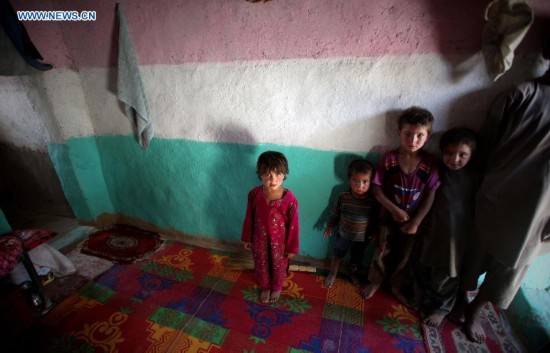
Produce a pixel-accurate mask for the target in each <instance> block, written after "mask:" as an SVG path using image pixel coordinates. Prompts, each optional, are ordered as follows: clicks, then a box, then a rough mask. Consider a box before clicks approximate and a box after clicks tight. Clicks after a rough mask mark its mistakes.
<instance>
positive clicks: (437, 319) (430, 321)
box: [424, 312, 445, 327]
mask: <svg viewBox="0 0 550 353" xmlns="http://www.w3.org/2000/svg"><path fill="white" fill-rule="evenodd" d="M444 319H445V314H444V313H438V312H435V313H432V314H430V315H428V316H427V317H425V318H424V323H425V324H426V325H428V326H432V327H439V326H441V324H442V323H443V320H444Z"/></svg>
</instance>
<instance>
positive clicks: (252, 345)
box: [18, 242, 425, 353]
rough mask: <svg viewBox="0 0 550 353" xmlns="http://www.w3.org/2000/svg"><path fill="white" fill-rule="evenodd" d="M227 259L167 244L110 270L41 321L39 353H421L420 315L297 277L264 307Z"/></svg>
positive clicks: (247, 277)
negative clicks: (139, 258)
mask: <svg viewBox="0 0 550 353" xmlns="http://www.w3.org/2000/svg"><path fill="white" fill-rule="evenodd" d="M228 259H229V254H228V253H224V252H220V251H215V250H207V249H204V248H199V247H195V246H189V245H185V244H182V243H172V242H168V243H167V244H166V245H165V247H164V248H163V249H162V250H161V251H159V252H156V253H154V254H153V255H152V256H151V257H150V258H149V259H147V260H145V261H141V262H137V263H133V264H129V265H114V266H113V267H112V268H111V269H109V270H108V271H106V272H105V273H103V274H101V275H100V276H98V277H96V278H95V279H94V280H93V282H90V283H88V284H87V285H86V286H85V287H84V288H82V289H81V291H80V292H79V293H78V294H77V295H73V296H70V297H68V298H66V299H65V300H64V301H63V302H62V303H61V304H59V305H58V306H56V307H55V308H54V309H53V310H52V311H51V312H50V313H49V314H48V315H47V317H46V318H45V319H44V320H43V325H42V326H41V327H40V328H39V329H38V330H36V331H37V332H34V333H33V336H34V337H33V340H32V342H29V341H26V342H24V343H25V344H23V346H21V345H19V346H18V347H21V348H23V349H26V350H27V351H33V352H121V353H122V352H228V353H235V352H243V353H252V352H255V353H259V352H287V353H289V352H290V353H298V352H346V353H352V352H360V353H367V352H368V353H376V352H408V353H420V352H424V351H425V346H424V341H423V339H422V333H421V328H420V325H419V323H418V319H417V318H416V316H415V315H414V314H413V313H411V312H409V311H408V309H406V308H405V307H403V306H401V305H400V304H399V303H398V302H397V301H396V300H394V299H393V298H392V297H391V296H389V295H387V294H386V293H384V292H383V291H379V292H378V293H376V294H375V296H374V297H373V298H372V299H371V300H368V301H364V300H362V299H361V298H360V296H359V294H358V290H357V288H356V287H354V286H353V285H352V284H351V283H350V282H348V281H346V280H343V279H338V280H337V281H336V282H335V284H334V286H333V287H332V288H330V289H326V288H324V287H323V286H322V283H323V279H324V278H323V276H320V275H316V274H311V273H302V272H292V273H291V274H290V276H289V277H288V278H287V280H286V281H285V285H284V289H283V292H282V296H281V299H280V300H279V301H278V302H277V303H273V304H269V305H264V304H260V303H259V302H258V288H257V286H256V284H255V281H254V279H253V272H252V271H250V270H246V271H230V270H227V268H226V263H227V261H228Z"/></svg>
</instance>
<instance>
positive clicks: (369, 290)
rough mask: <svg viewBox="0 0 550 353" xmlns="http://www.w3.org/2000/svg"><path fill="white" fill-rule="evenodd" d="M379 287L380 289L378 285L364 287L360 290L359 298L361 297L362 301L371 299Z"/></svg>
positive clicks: (370, 284)
mask: <svg viewBox="0 0 550 353" xmlns="http://www.w3.org/2000/svg"><path fill="white" fill-rule="evenodd" d="M379 287H380V285H379V284H376V283H369V284H367V285H366V286H364V287H363V288H361V290H360V293H361V297H363V299H370V298H372V296H373V295H374V293H376V291H377V290H378V288H379Z"/></svg>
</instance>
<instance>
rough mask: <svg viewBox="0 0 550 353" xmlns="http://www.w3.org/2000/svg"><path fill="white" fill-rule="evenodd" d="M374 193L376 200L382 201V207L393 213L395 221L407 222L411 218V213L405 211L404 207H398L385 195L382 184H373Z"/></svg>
mask: <svg viewBox="0 0 550 353" xmlns="http://www.w3.org/2000/svg"><path fill="white" fill-rule="evenodd" d="M372 194H373V195H374V197H375V198H376V200H378V202H380V204H381V205H382V207H384V208H385V209H386V210H388V211H389V212H390V213H391V214H392V217H393V219H394V221H396V222H405V221H408V220H409V215H408V214H407V212H405V211H403V210H402V209H400V208H399V207H397V205H396V204H394V203H393V202H391V201H390V199H388V198H387V197H386V195H384V191H382V187H381V186H380V185H377V184H374V185H373V186H372Z"/></svg>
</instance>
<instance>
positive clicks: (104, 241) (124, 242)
mask: <svg viewBox="0 0 550 353" xmlns="http://www.w3.org/2000/svg"><path fill="white" fill-rule="evenodd" d="M162 243H163V241H162V240H161V239H160V235H159V234H158V233H155V232H149V231H146V230H142V229H139V228H135V227H131V226H126V225H114V226H113V227H111V228H108V229H104V230H100V231H97V232H94V233H92V234H90V235H88V237H87V238H86V240H85V241H84V242H83V243H82V248H81V252H82V253H83V254H88V255H93V256H97V257H101V258H103V259H107V260H109V261H112V262H115V263H120V264H129V263H132V262H135V261H137V260H140V259H142V258H145V257H147V256H148V255H150V254H151V253H153V252H154V251H156V250H158V249H159V247H160V246H161V245H162Z"/></svg>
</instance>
